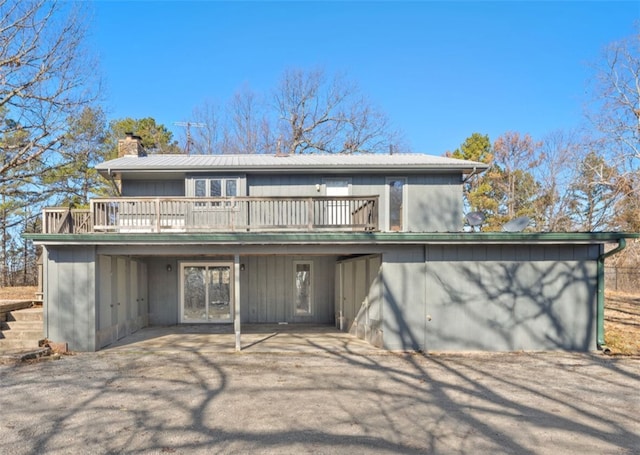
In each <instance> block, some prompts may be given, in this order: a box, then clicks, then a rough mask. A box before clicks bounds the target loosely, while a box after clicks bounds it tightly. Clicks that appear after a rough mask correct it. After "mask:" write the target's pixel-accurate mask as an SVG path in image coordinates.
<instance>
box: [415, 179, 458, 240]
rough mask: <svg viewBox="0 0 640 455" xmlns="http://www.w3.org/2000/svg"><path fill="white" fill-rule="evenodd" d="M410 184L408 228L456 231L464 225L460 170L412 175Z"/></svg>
mask: <svg viewBox="0 0 640 455" xmlns="http://www.w3.org/2000/svg"><path fill="white" fill-rule="evenodd" d="M407 185H408V186H407V193H406V194H407V195H406V199H407V200H406V204H407V207H406V210H405V213H406V214H407V220H406V221H407V222H406V226H405V230H406V231H410V232H456V231H460V230H461V229H462V217H463V213H462V182H461V176H460V174H445V175H415V176H409V179H408V182H407Z"/></svg>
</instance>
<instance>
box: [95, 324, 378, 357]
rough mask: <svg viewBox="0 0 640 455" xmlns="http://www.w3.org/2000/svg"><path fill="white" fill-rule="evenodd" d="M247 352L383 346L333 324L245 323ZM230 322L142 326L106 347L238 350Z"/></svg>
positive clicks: (354, 350) (369, 349)
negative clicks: (375, 344) (142, 327)
mask: <svg viewBox="0 0 640 455" xmlns="http://www.w3.org/2000/svg"><path fill="white" fill-rule="evenodd" d="M240 340H241V341H240V342H241V350H242V351H243V352H245V351H246V352H251V353H258V352H265V353H268V352H274V353H277V352H288V353H301V352H345V353H347V352H350V353H361V354H366V353H369V352H376V351H380V349H379V348H376V347H375V346H373V345H371V344H369V343H367V342H366V341H364V340H361V339H359V338H356V337H355V336H354V335H351V334H349V333H345V332H340V331H339V330H337V329H336V328H335V327H333V326H330V325H309V324H245V325H243V326H242V330H241V337H240ZM235 342H236V337H235V334H234V332H233V326H232V325H229V324H181V325H173V326H163V327H147V328H144V329H141V330H139V331H137V332H135V333H133V334H131V335H129V336H127V337H125V338H123V339H121V340H119V341H118V342H116V343H114V344H112V345H109V346H107V347H105V348H103V349H102V350H103V351H105V350H110V351H148V352H199V353H212V352H226V353H230V352H235V351H236V349H235Z"/></svg>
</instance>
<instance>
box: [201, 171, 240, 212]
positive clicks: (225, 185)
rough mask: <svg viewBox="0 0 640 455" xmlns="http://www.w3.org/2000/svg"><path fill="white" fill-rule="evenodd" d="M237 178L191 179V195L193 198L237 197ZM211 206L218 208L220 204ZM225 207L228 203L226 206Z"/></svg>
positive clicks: (214, 203) (216, 203) (213, 203)
mask: <svg viewBox="0 0 640 455" xmlns="http://www.w3.org/2000/svg"><path fill="white" fill-rule="evenodd" d="M239 180H240V179H239V178H238V177H208V178H199V179H193V187H192V195H193V196H194V197H219V198H230V197H235V196H238V186H239ZM211 205H212V206H214V207H220V205H221V203H220V202H212V203H211ZM226 205H227V206H229V205H230V203H227V204H226Z"/></svg>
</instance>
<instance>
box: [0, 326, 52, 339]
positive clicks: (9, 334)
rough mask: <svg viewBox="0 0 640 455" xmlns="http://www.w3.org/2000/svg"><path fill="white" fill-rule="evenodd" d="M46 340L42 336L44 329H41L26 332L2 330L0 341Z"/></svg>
mask: <svg viewBox="0 0 640 455" xmlns="http://www.w3.org/2000/svg"><path fill="white" fill-rule="evenodd" d="M42 338H44V337H43V336H42V327H40V328H39V329H26V330H15V329H11V330H2V333H0V340H2V339H5V340H36V341H38V340H41V339H42Z"/></svg>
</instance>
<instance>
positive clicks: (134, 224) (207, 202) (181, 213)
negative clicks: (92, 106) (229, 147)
mask: <svg viewBox="0 0 640 455" xmlns="http://www.w3.org/2000/svg"><path fill="white" fill-rule="evenodd" d="M378 206H379V204H378V196H362V197H356V196H348V197H346V196H345V197H269V198H265V197H233V198H186V197H181V198H112V199H94V200H92V201H91V204H90V208H89V209H71V208H66V207H52V208H46V209H45V210H44V215H43V233H44V234H85V233H93V232H114V233H136V232H138V233H161V232H242V231H245V232H246V231H254V232H269V231H306V232H310V231H377V230H379V227H378Z"/></svg>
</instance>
